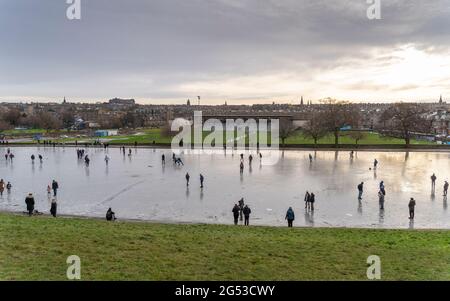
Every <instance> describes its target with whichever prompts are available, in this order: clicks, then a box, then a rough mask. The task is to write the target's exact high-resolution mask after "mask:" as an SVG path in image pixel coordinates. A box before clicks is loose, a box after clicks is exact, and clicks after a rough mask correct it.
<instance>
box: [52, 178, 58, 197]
mask: <svg viewBox="0 0 450 301" xmlns="http://www.w3.org/2000/svg"><path fill="white" fill-rule="evenodd" d="M58 188H59V185H58V182H56V181H55V180H53V182H52V189H53V196H56V193H57V192H58Z"/></svg>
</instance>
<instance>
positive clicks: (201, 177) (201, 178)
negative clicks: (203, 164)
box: [200, 174, 205, 188]
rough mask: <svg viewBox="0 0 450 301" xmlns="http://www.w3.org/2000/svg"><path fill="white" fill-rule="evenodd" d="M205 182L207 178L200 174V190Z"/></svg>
mask: <svg viewBox="0 0 450 301" xmlns="http://www.w3.org/2000/svg"><path fill="white" fill-rule="evenodd" d="M204 180H205V177H204V176H203V175H202V174H200V188H203V181H204Z"/></svg>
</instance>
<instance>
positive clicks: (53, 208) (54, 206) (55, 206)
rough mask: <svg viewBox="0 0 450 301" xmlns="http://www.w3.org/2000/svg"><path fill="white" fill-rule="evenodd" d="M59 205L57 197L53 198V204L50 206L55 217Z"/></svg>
mask: <svg viewBox="0 0 450 301" xmlns="http://www.w3.org/2000/svg"><path fill="white" fill-rule="evenodd" d="M57 207H58V205H57V204H56V199H53V200H52V204H51V206H50V213H51V215H53V217H56V209H57Z"/></svg>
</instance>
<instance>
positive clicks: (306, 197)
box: [304, 191, 311, 209]
mask: <svg viewBox="0 0 450 301" xmlns="http://www.w3.org/2000/svg"><path fill="white" fill-rule="evenodd" d="M310 197H311V196H310V194H309V192H308V191H306V193H305V198H304V201H305V209H308V208H309V199H310Z"/></svg>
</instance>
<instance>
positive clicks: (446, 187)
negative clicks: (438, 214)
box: [444, 181, 448, 196]
mask: <svg viewBox="0 0 450 301" xmlns="http://www.w3.org/2000/svg"><path fill="white" fill-rule="evenodd" d="M447 192H448V182H447V181H445V184H444V196H447Z"/></svg>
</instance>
